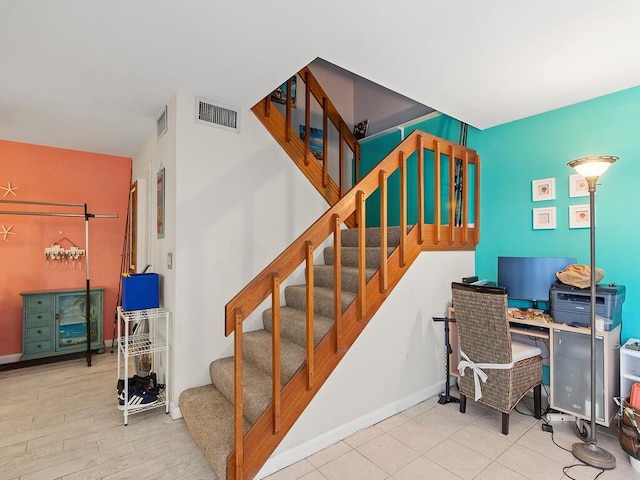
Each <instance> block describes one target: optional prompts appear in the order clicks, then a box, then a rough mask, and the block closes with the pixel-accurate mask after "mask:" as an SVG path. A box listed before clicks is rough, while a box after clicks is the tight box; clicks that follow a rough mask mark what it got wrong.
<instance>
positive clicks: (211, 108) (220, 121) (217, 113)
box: [196, 98, 240, 133]
mask: <svg viewBox="0 0 640 480" xmlns="http://www.w3.org/2000/svg"><path fill="white" fill-rule="evenodd" d="M196 122H197V123H204V124H205V125H211V126H213V127H218V128H224V129H225V130H231V131H233V132H236V133H239V132H240V112H239V111H238V110H234V109H231V108H228V107H225V106H223V105H220V104H218V103H215V102H212V101H211V100H205V99H203V98H196Z"/></svg>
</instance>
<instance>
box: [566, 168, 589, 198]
mask: <svg viewBox="0 0 640 480" xmlns="http://www.w3.org/2000/svg"><path fill="white" fill-rule="evenodd" d="M588 195H589V186H588V185H587V181H586V180H585V179H584V177H583V176H582V175H580V174H579V173H576V174H574V175H569V196H570V197H586V196H588Z"/></svg>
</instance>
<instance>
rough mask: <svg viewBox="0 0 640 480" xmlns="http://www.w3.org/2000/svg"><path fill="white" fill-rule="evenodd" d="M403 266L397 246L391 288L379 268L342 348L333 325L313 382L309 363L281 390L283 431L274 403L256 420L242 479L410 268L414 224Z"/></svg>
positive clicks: (345, 322)
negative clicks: (276, 419)
mask: <svg viewBox="0 0 640 480" xmlns="http://www.w3.org/2000/svg"><path fill="white" fill-rule="evenodd" d="M404 250H405V259H404V265H402V266H401V265H400V260H401V259H400V255H401V252H400V248H396V249H395V250H394V251H393V253H392V254H391V255H390V256H389V258H388V278H389V280H390V281H389V284H388V288H387V289H386V290H385V291H384V292H381V288H380V285H381V279H380V270H378V272H377V273H376V274H374V275H373V277H372V278H371V279H370V280H369V282H368V283H367V285H366V290H365V298H366V305H365V314H364V317H363V318H362V319H361V320H360V319H358V316H359V315H358V313H359V302H360V300H361V297H360V296H358V297H357V298H356V299H355V301H354V302H353V303H352V304H351V305H350V306H349V307H348V308H347V310H346V311H345V312H344V313H343V315H342V344H343V348H342V350H340V351H336V348H335V346H336V331H335V327H333V328H331V330H329V332H328V333H327V335H326V336H325V338H324V339H323V340H322V341H321V342H320V344H319V345H318V347H317V348H316V349H315V370H314V384H313V386H312V387H311V388H307V375H308V369H307V364H306V362H305V363H303V365H302V366H301V367H300V369H299V370H298V371H297V373H296V374H295V375H294V376H293V378H292V379H291V380H290V381H289V383H287V385H286V386H285V387H284V388H283V390H282V396H281V404H282V409H281V413H280V425H281V427H280V430H279V431H278V432H274V431H273V416H274V411H273V404H271V405H269V407H267V409H266V410H265V411H264V413H263V414H262V415H261V416H260V418H259V419H258V420H257V421H256V423H255V424H254V425H253V426H252V427H251V429H250V430H249V432H247V433H246V435H245V437H244V456H243V460H244V462H243V464H244V471H243V475H242V478H254V477H255V475H256V474H257V473H258V471H259V470H260V468H262V466H263V465H264V464H265V462H266V461H267V460H268V458H269V457H270V456H271V454H272V453H273V452H274V451H275V449H276V448H277V446H278V445H279V444H280V442H281V441H282V440H283V439H284V437H285V435H286V434H287V433H288V432H289V430H290V429H291V427H293V425H294V424H295V422H296V420H297V419H298V418H299V417H300V415H301V414H302V412H303V411H304V409H305V408H306V407H307V406H308V405H309V403H310V402H311V400H312V399H313V397H314V396H315V395H316V393H318V391H319V389H320V388H321V387H322V385H323V384H324V383H325V382H326V380H327V379H328V378H329V376H330V375H331V373H332V372H333V370H334V369H335V368H336V367H337V365H338V363H340V361H341V360H342V358H343V357H344V356H345V354H346V353H347V351H348V350H349V348H350V347H351V346H352V345H353V344H354V343H355V341H356V340H357V338H358V337H359V336H360V334H361V333H362V332H363V331H364V329H365V328H366V326H367V325H368V323H369V321H370V320H371V319H372V318H373V316H374V315H375V313H376V312H377V311H378V309H379V308H380V307H381V306H382V304H383V303H384V301H385V300H386V298H387V297H388V296H389V294H390V293H391V292H392V291H393V289H394V288H395V287H396V285H397V284H398V283H399V282H400V279H401V278H402V277H403V276H404V274H405V273H406V271H407V270H408V269H409V268H410V267H411V265H412V264H413V262H414V261H415V260H416V258H417V257H418V255H419V254H420V252H421V251H422V249H421V246H420V244H419V243H418V229H417V227H415V226H414V227H413V228H412V229H411V230H410V231H409V232H408V234H407V237H406V243H405V249H404ZM227 478H228V479H235V478H236V472H235V451H234V452H232V453H231V454H230V455H229V457H227Z"/></svg>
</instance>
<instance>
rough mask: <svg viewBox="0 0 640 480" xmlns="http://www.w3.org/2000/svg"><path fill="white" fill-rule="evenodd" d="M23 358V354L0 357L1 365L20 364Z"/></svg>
mask: <svg viewBox="0 0 640 480" xmlns="http://www.w3.org/2000/svg"><path fill="white" fill-rule="evenodd" d="M21 358H22V354H21V353H12V354H11V355H0V365H4V364H5V363H15V362H19V361H20V359H21Z"/></svg>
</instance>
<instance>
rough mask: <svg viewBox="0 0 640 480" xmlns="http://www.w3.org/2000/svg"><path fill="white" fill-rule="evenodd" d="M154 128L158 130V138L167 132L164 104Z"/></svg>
mask: <svg viewBox="0 0 640 480" xmlns="http://www.w3.org/2000/svg"><path fill="white" fill-rule="evenodd" d="M156 128H157V132H158V139H160V137H161V136H162V135H164V134H165V133H167V106H166V105H165V106H164V109H163V110H162V113H161V114H160V116H159V117H158V121H157V122H156Z"/></svg>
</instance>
